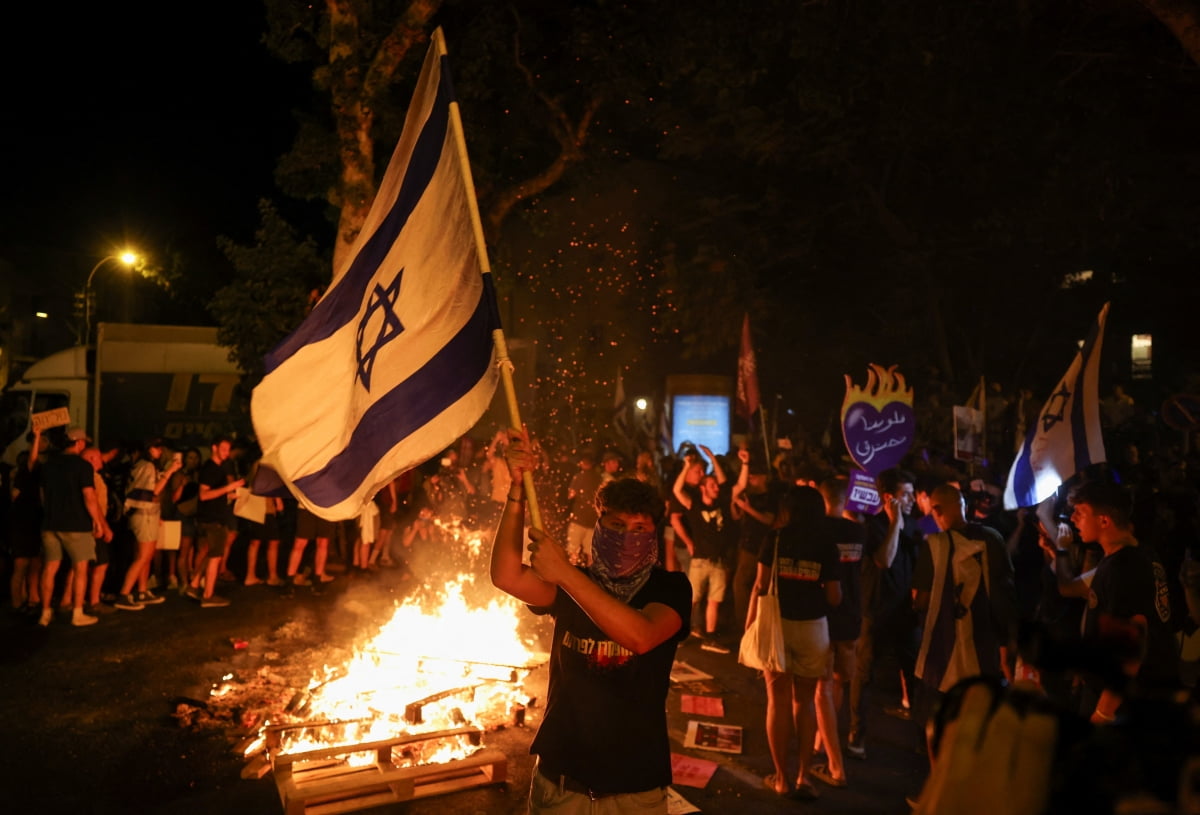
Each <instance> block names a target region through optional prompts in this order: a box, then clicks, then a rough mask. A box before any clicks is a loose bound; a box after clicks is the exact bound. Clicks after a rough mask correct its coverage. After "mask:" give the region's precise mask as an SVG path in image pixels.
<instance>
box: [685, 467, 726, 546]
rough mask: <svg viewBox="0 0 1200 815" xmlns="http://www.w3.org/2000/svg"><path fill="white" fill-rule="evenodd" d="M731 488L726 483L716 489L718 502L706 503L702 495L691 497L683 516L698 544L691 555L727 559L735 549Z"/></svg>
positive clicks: (693, 541) (693, 540)
mask: <svg viewBox="0 0 1200 815" xmlns="http://www.w3.org/2000/svg"><path fill="white" fill-rule="evenodd" d="M731 493H732V487H731V486H730V485H729V484H728V482H726V483H725V484H722V485H721V488H720V490H719V491H718V492H717V500H716V502H715V503H712V504H706V503H704V500H703V499H702V498H698V497H697V498H694V499H693V500H692V508H691V509H689V510H688V511H687V513H686V514H685V515H684V517H685V518H687V525H688V533H689V534H690V535H691V536H692V543H693V544H695V547H694V551H693V552H692V557H694V558H700V559H702V560H719V561H724V562H726V563H727V562H728V561H729V556H730V554H731V552H732V551H733V547H734V544H735V541H736V540H737V538H736V536H737V534H738V525H737V524H736V523H734V520H733V513H732V511H731V510H730V509H729V497H730V495H731Z"/></svg>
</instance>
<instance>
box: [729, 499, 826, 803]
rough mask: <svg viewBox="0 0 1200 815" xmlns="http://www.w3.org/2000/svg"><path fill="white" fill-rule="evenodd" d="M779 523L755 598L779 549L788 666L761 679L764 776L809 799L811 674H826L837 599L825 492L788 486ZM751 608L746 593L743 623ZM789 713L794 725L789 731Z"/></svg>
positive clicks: (814, 677) (813, 793)
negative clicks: (795, 755) (794, 756)
mask: <svg viewBox="0 0 1200 815" xmlns="http://www.w3.org/2000/svg"><path fill="white" fill-rule="evenodd" d="M779 510H780V516H781V527H780V529H779V530H778V531H777V532H776V534H775V535H773V536H771V538H772V539H771V540H768V541H767V543H766V545H765V546H763V550H762V554H761V555H760V556H759V560H758V577H757V579H756V580H755V582H754V598H757V597H758V596H759V595H762V594H765V593H766V592H767V589H768V588H769V586H770V582H771V566H772V563H773V562H775V558H776V550H778V576H779V577H778V583H779V610H780V616H781V617H782V618H783V639H784V646H785V654H786V665H787V670H785V671H782V672H778V673H776V672H774V671H764V672H763V678H764V679H765V681H766V685H767V723H766V724H767V746H768V748H769V750H770V752H771V761H772V762H773V763H774V765H775V772H773V773H771V774H770V775H768V776H767V777H766V778H765V779H763V783H764V784H765V785H766V786H767V788H768V789H771V790H773V791H774V792H775V793H777V794H779V795H786V796H789V797H791V798H794V799H798V800H806V801H811V800H814V799H816V798H817V797H818V793H817V790H816V787H814V786H813V785H812V784H811V783H810V781H809V776H810V772H809V770H810V766H811V764H812V759H813V739H814V738H815V736H816V733H817V711H816V704H815V702H814V699H815V695H816V691H817V681H818V680H819V679H821V678H822V677H824V676H826V674H827V673H828V671H829V663H830V660H831V659H832V651H831V650H830V643H829V624H828V620H827V615H828V612H829V608H830V607H831V606H836V605H838V604H839V603H841V601H842V588H841V583H840V582H839V581H838V548H837V545H836V543H835V542H834V540H833V538H832V537H831V536H829V535H822V534H820V530H821V527H822V525H823V518H824V516H825V500H824V499H823V498H822V497H821V493H819V492H818V491H817V490H815V489H813V488H812V487H797V486H793V487H789V488H788V490H787V492H785V493H784V495H783V498H782V500H781V501H780V507H779ZM757 613H758V603H757V602H756V601H755V600H754V599H752V600H751V601H750V609H749V612H748V614H747V619H746V627H747V628H749V627H750V625H751V624H752V623H753V622H754V618H755V617H756V616H757ZM793 720H794V722H795V725H796V729H797V730H798V731H799V732H798V733H793V727H792V723H793ZM796 737H798V739H799V752H800V760H799V765H800V771H799V774H798V775H797V777H796V784H795V788H794V789H793V787H792V784H791V782H790V781H789V779H788V748H789V747H790V742H792V741H794V740H795V738H796Z"/></svg>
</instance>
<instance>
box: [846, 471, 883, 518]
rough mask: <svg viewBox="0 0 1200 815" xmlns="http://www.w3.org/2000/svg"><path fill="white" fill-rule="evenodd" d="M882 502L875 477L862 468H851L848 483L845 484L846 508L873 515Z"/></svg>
mask: <svg viewBox="0 0 1200 815" xmlns="http://www.w3.org/2000/svg"><path fill="white" fill-rule="evenodd" d="M882 503H883V501H882V500H881V499H880V497H879V488H878V487H876V486H875V479H874V478H872V477H871V475H870V474H869V473H865V472H863V471H862V470H851V471H850V483H849V484H847V485H846V509H848V510H850V511H851V512H861V513H863V514H864V515H874V514H875V513H876V512H878V511H879V507H880V505H881V504H882Z"/></svg>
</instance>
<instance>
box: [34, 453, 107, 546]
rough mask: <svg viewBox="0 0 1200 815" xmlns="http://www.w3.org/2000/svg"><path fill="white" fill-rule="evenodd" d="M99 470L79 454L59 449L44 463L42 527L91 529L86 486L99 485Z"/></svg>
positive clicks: (85, 530) (77, 529)
mask: <svg viewBox="0 0 1200 815" xmlns="http://www.w3.org/2000/svg"><path fill="white" fill-rule="evenodd" d="M95 472H96V471H95V470H93V469H92V465H91V464H88V463H87V462H86V461H84V460H83V459H82V458H80V457H79V456H77V455H75V454H73V453H71V454H68V453H58V454H56V455H52V456H50V457H49V458H48V459H46V463H45V464H43V465H42V494H43V495H44V496H45V500H44V503H43V505H42V509H43V515H42V529H45V530H47V531H49V532H91V531H92V516H91V514H89V513H88V509H87V501H86V500H85V499H84V497H83V490H84V488H89V489H93V490H94V489H95V487H96V482H95V478H94V476H95Z"/></svg>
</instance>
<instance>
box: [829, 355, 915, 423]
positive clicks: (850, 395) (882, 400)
mask: <svg viewBox="0 0 1200 815" xmlns="http://www.w3.org/2000/svg"><path fill="white" fill-rule="evenodd" d="M867 367H868V371H867V386H866V387H865V388H860V387H858V386H857V385H855V384H854V380H852V379H851V378H850V374H846V375H845V376H846V398H845V399H844V400H842V419H845V418H846V411H848V410H849V409H850V406H851V405H854V404H858V403H860V402H866V403H867V404H869V405H871V406H873V407H874V408H875V409H876V410H880V411H882V410H883V408H884V406H885V405H887V404H890V403H892V402H900V403H902V404H906V405H909V406H911V405H912V403H913V392H912V388H910V387H908V386H906V385H905V383H904V374H902V373H899V372H897V371H896V369H897V368H899V367H900V366H899V365H892V366H891V367H889V368H884V367H883V366H882V365H876V364H875V363H874V362H871V363H868V366H867Z"/></svg>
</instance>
